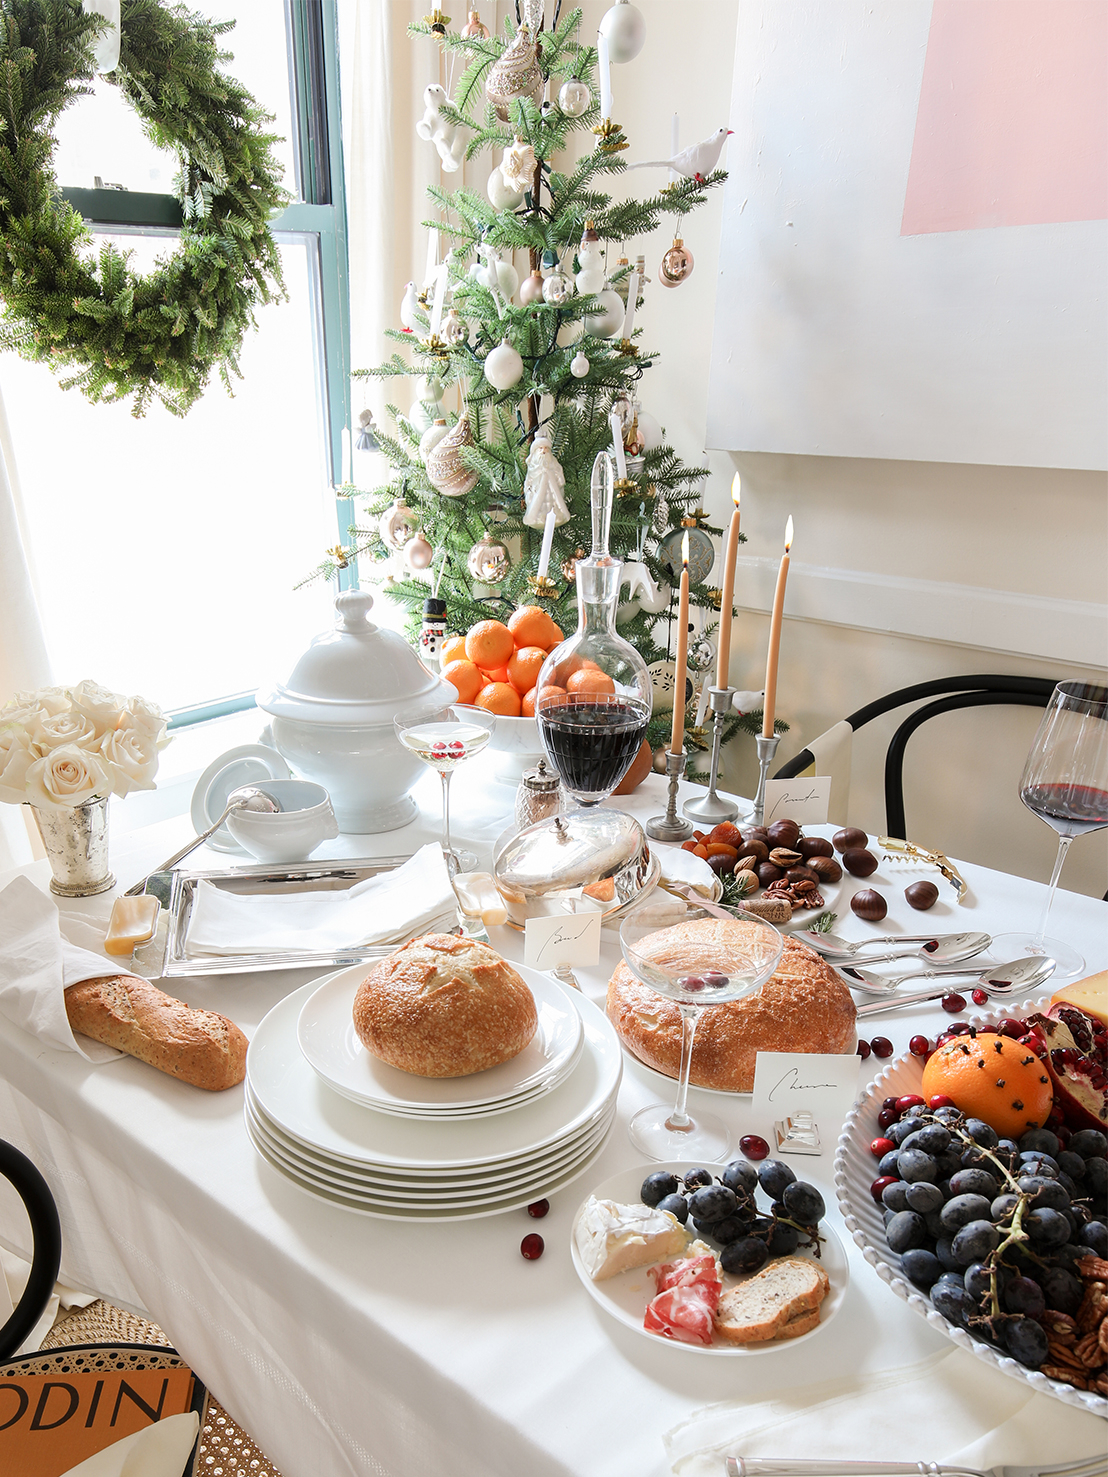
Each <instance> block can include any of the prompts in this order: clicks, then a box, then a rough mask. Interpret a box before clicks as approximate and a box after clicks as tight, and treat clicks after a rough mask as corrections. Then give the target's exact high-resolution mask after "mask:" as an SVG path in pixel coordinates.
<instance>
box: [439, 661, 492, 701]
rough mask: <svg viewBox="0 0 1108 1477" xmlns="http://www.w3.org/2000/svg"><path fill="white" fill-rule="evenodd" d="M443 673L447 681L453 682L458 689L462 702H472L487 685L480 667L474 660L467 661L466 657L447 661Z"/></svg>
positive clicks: (459, 698) (459, 699)
mask: <svg viewBox="0 0 1108 1477" xmlns="http://www.w3.org/2000/svg"><path fill="white" fill-rule="evenodd" d="M442 675H443V677H444V678H445V679H446V681H447V682H450V683H452V684H453V685H454V686H455V687H456V688H457V689H458V701H459V702H460V703H471V702H472V701H473V699H474V698H475V697H476V696H477V694H478V693H479V692H480V691H481V689H482V687H484V685H485V679H484V676H483V675H482V673H481V670H480V668H479V667H475V666H474V665H473V663H472V662H467V661H466V659H465V657H463V658H462V659H461V661H457V660H455V661H452V662H447V664H446V666H444V667H443V669H442Z"/></svg>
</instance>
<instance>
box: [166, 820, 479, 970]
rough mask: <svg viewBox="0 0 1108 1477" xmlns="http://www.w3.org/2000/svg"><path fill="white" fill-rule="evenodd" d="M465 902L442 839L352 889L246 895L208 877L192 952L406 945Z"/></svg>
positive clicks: (194, 917) (195, 912)
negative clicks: (460, 897) (452, 878)
mask: <svg viewBox="0 0 1108 1477" xmlns="http://www.w3.org/2000/svg"><path fill="white" fill-rule="evenodd" d="M456 907H457V903H456V901H455V898H454V892H453V889H452V888H451V886H450V877H449V875H448V873H447V870H446V860H445V858H444V857H443V854H442V847H441V846H440V845H439V844H438V842H434V843H433V844H432V845H430V846H424V847H423V848H422V849H421V850H419V851H417V852H416V854H415V856H413V857H409V859H408V860H407V861H406V862H405V863H404V865H403V866H402V867H397V868H396V870H395V871H393V872H380V873H378V875H377V876H375V877H368V878H366V880H365V881H364V882H358V883H355V885H354V886H353V887H351V888H348V889H347V890H346V891H345V892H300V893H291V894H289V895H288V896H286V897H265V896H262V895H260V894H254V895H252V896H249V897H248V896H244V895H242V894H239V893H231V892H225V891H224V890H223V889H222V888H220V887H216V886H215V885H214V884H213V883H210V882H200V883H199V884H198V885H197V888H196V896H195V899H194V901H193V905H192V914H191V917H190V919H189V928H188V934H187V936H186V938H185V953H186V954H187V955H189V957H190V958H196V957H198V956H203V955H205V954H254V953H260V952H262V951H263V950H264V951H265V952H266V953H270V952H275V951H278V950H288V949H312V950H320V951H322V950H328V949H343V948H347V949H349V948H354V947H356V946H358V945H361V944H399V943H403V941H404V940H405V939H407V938H410V937H411V936H412V935H413V934H416V933H418V932H419V931H420V929H423V928H426V927H427V925H428V924H429V923H432V922H433V921H434V920H435V919H436V918H440V917H441V916H442V915H443V914H444V913H453V912H454V911H455V909H456Z"/></svg>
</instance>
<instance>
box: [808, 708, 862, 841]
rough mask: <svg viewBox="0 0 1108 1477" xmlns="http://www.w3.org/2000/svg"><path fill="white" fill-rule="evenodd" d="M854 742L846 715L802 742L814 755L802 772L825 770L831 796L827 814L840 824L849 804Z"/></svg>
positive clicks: (820, 772) (823, 772)
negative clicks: (807, 740) (805, 742)
mask: <svg viewBox="0 0 1108 1477" xmlns="http://www.w3.org/2000/svg"><path fill="white" fill-rule="evenodd" d="M853 743H854V730H853V728H851V726H850V724H849V723H848V722H847V721H846V719H845V718H841V719H840V720H839V722H838V723H834V724H832V725H831V727H830V728H829V729H828V730H827V732H826V733H821V734H820V736H819V738H814V739H813V740H812V741H811V743H809V744H805V746H804V747H805V748H806V749H808V750H809V751H810V753H811V754H812V756H813V758H814V759H815V763H814V764H810V765H809V766H808V768H807V769H805V770H803V771H802V773H804V774H828V775H830V776H831V798H830V800H829V801H828V804H827V818H828V820H831V821H835V822H837V823H838V824H839V825H842V826H845V825H846V813H847V809H848V808H849V806H850V757H851V751H852V746H853Z"/></svg>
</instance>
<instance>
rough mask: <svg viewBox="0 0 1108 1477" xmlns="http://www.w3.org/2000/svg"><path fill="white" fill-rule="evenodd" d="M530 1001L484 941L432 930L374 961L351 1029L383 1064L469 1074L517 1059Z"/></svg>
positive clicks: (534, 1017)
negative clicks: (387, 955) (386, 956)
mask: <svg viewBox="0 0 1108 1477" xmlns="http://www.w3.org/2000/svg"><path fill="white" fill-rule="evenodd" d="M537 1025H538V1012H537V1011H536V1009H535V998H534V996H533V995H532V994H531V991H530V990H529V989H528V988H527V985H526V984H525V982H524V981H523V980H522V979H521V978H520V976H519V975H518V974H517V973H516V971H515V970H514V969H513V968H512V966H511V965H510V964H509V963H508V962H507V960H506V959H502V958H501V957H500V955H499V954H498V953H497V952H496V950H495V949H491V948H490V947H489V946H488V944H482V943H478V942H477V940H476V939H467V938H459V937H457V935H455V934H451V933H429V934H427V935H425V937H423V938H420V939H412V940H411V941H410V942H409V943H406V944H404V945H402V946H401V947H400V948H399V949H397V950H396V952H395V953H394V954H390V955H389V957H388V958H387V959H382V960H380V961H379V962H378V963H377V964H374V965H373V967H372V968H371V969H370V971H369V973H368V974H367V975H366V977H365V979H364V980H363V981H362V983H361V985H359V987H358V993H357V995H356V996H355V997H354V1029H355V1030H356V1031H357V1033H358V1036H359V1038H360V1040H361V1042H362V1044H363V1046H364V1047H365V1048H366V1050H367V1051H369V1052H371V1053H372V1054H373V1055H374V1056H375V1057H379V1058H380V1060H381V1061H383V1062H388V1064H389V1065H390V1066H392V1067H399V1068H400V1070H401V1071H402V1072H411V1073H412V1074H413V1075H414V1076H416V1077H468V1076H470V1075H471V1074H472V1073H473V1072H484V1071H486V1070H487V1068H489V1067H496V1066H499V1065H500V1063H501V1062H507V1061H510V1060H511V1059H512V1057H514V1056H518V1055H519V1053H520V1052H521V1051H522V1050H523V1048H524V1047H525V1046H526V1045H527V1043H528V1042H529V1041H530V1040H531V1037H532V1036H533V1035H534V1034H535V1027H536V1026H537Z"/></svg>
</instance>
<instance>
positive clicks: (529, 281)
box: [519, 272, 543, 307]
mask: <svg viewBox="0 0 1108 1477" xmlns="http://www.w3.org/2000/svg"><path fill="white" fill-rule="evenodd" d="M542 298H543V280H542V273H541V272H532V273H531V275H530V276H529V277H524V279H523V282H522V283H521V284H520V289H519V300H520V302H521V303H522V304H523V306H524V307H527V306H528V305H529V304H531V303H541V302H542Z"/></svg>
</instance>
